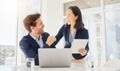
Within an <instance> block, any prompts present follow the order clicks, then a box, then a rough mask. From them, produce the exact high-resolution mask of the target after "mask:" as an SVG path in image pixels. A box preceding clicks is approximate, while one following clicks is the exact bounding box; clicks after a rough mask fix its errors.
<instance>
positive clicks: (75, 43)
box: [71, 39, 88, 53]
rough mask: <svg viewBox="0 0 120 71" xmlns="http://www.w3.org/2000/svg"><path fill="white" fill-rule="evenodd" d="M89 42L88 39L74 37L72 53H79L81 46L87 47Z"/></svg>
mask: <svg viewBox="0 0 120 71" xmlns="http://www.w3.org/2000/svg"><path fill="white" fill-rule="evenodd" d="M87 43H88V39H74V40H73V43H72V46H71V49H72V53H79V52H78V50H79V49H81V48H85V47H86V45H87Z"/></svg>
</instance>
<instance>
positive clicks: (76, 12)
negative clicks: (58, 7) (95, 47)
mask: <svg viewBox="0 0 120 71" xmlns="http://www.w3.org/2000/svg"><path fill="white" fill-rule="evenodd" d="M68 9H70V10H72V12H73V14H74V15H75V16H78V18H77V20H76V24H75V25H74V28H76V29H82V28H83V27H84V24H83V21H82V14H81V11H80V9H79V8H78V7H77V6H70V7H69V8H68ZM66 26H69V25H68V24H66Z"/></svg>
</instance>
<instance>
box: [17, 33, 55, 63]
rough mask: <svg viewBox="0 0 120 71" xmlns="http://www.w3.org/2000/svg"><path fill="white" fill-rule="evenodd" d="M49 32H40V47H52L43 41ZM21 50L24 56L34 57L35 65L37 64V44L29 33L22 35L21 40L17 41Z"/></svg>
mask: <svg viewBox="0 0 120 71" xmlns="http://www.w3.org/2000/svg"><path fill="white" fill-rule="evenodd" d="M48 36H49V34H48V33H44V34H42V39H43V43H44V45H43V47H42V48H53V47H49V46H48V45H47V44H46V43H45V42H46V40H47V38H48ZM19 45H20V48H21V50H22V51H23V52H24V54H25V56H26V58H34V59H35V65H39V59H38V48H41V47H39V45H38V44H37V42H36V41H35V40H34V39H33V38H32V37H31V36H30V34H28V35H26V36H24V37H23V38H22V40H21V41H20V43H19Z"/></svg>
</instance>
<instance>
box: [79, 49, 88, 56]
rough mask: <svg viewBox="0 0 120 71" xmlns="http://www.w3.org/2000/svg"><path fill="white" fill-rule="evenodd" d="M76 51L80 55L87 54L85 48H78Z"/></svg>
mask: <svg viewBox="0 0 120 71" xmlns="http://www.w3.org/2000/svg"><path fill="white" fill-rule="evenodd" d="M78 51H79V53H80V54H81V55H82V56H84V55H86V54H87V51H86V50H85V48H82V49H79V50H78Z"/></svg>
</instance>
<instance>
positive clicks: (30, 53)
mask: <svg viewBox="0 0 120 71" xmlns="http://www.w3.org/2000/svg"><path fill="white" fill-rule="evenodd" d="M19 45H20V48H21V50H22V51H23V53H24V54H25V56H26V57H27V58H34V59H35V65H39V62H38V52H37V51H36V50H35V49H34V48H33V47H32V46H31V45H30V43H29V42H28V41H27V39H26V38H23V39H22V40H21V41H20V43H19Z"/></svg>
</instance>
